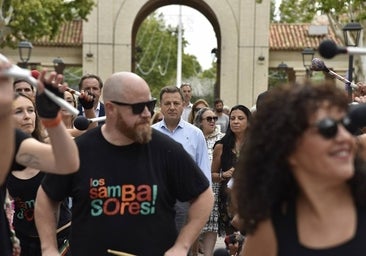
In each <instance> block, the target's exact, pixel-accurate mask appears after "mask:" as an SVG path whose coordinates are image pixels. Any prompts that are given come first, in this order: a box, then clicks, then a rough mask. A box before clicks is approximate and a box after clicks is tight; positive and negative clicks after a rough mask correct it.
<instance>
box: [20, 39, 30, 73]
mask: <svg viewBox="0 0 366 256" xmlns="http://www.w3.org/2000/svg"><path fill="white" fill-rule="evenodd" d="M32 48H33V46H32V43H31V42H29V41H20V42H19V43H18V49H19V57H20V60H21V61H22V63H21V66H22V68H26V67H27V62H28V61H29V59H30V57H31V54H32Z"/></svg>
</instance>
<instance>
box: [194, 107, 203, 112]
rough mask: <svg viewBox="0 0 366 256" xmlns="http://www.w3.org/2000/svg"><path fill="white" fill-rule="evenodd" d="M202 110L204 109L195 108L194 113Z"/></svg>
mask: <svg viewBox="0 0 366 256" xmlns="http://www.w3.org/2000/svg"><path fill="white" fill-rule="evenodd" d="M201 109H202V108H194V109H193V111H194V112H198V111H200V110H201Z"/></svg>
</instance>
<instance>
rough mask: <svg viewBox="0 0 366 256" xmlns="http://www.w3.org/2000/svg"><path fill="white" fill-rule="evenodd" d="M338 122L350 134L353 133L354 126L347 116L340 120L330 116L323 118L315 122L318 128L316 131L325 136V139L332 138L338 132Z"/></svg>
mask: <svg viewBox="0 0 366 256" xmlns="http://www.w3.org/2000/svg"><path fill="white" fill-rule="evenodd" d="M338 124H342V125H343V127H344V128H346V130H347V131H349V132H350V133H351V134H354V132H355V131H354V127H353V126H352V122H351V119H350V118H349V117H348V116H345V117H344V118H342V119H340V120H334V119H331V118H324V119H322V120H320V121H319V122H317V124H316V125H315V126H316V127H317V128H318V132H319V133H320V134H321V135H322V136H323V137H324V138H325V139H332V138H334V137H335V136H336V135H337V133H338Z"/></svg>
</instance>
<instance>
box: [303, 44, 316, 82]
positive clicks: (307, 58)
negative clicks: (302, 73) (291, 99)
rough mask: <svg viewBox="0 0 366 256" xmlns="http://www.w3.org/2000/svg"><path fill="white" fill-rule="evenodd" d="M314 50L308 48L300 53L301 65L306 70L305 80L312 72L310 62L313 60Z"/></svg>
mask: <svg viewBox="0 0 366 256" xmlns="http://www.w3.org/2000/svg"><path fill="white" fill-rule="evenodd" d="M314 54H315V52H314V49H313V48H310V47H306V48H304V50H303V51H302V52H301V55H302V64H303V65H304V68H305V70H306V78H309V77H311V75H312V72H311V70H310V67H311V62H312V60H313V58H314Z"/></svg>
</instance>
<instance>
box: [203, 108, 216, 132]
mask: <svg viewBox="0 0 366 256" xmlns="http://www.w3.org/2000/svg"><path fill="white" fill-rule="evenodd" d="M216 121H217V116H216V114H215V113H214V112H213V111H212V110H207V111H205V113H203V114H202V121H201V127H202V131H203V133H204V134H211V133H213V132H214V131H215V128H216Z"/></svg>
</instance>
